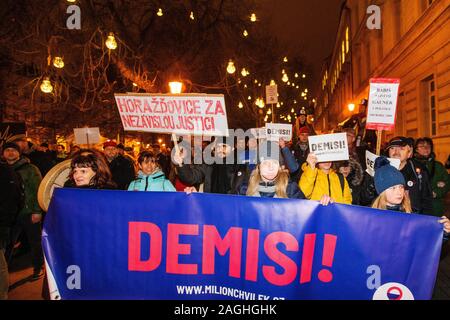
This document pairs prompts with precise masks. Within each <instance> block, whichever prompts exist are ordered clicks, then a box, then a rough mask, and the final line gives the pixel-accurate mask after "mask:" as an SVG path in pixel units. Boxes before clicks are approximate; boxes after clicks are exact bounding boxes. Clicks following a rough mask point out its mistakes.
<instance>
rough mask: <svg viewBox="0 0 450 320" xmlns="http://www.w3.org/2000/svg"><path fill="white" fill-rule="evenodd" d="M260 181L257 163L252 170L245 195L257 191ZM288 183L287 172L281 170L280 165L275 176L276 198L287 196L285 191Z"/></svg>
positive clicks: (254, 193)
mask: <svg viewBox="0 0 450 320" xmlns="http://www.w3.org/2000/svg"><path fill="white" fill-rule="evenodd" d="M261 181H262V178H261V172H260V170H259V165H258V166H256V168H255V170H253V172H252V174H251V176H250V180H249V184H248V188H247V196H255V195H257V194H258V193H259V192H258V187H259V184H260V182H261ZM288 183H289V174H288V173H287V172H286V171H285V170H283V169H282V168H281V166H280V169H278V175H277V177H276V178H275V194H276V196H277V197H278V198H288V195H287V193H286V188H287V185H288Z"/></svg>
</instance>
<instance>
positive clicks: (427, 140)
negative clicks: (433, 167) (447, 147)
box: [414, 137, 434, 153]
mask: <svg viewBox="0 0 450 320" xmlns="http://www.w3.org/2000/svg"><path fill="white" fill-rule="evenodd" d="M420 143H427V144H429V145H430V146H431V153H434V144H433V140H431V138H428V137H424V138H419V139H417V140H416V143H415V144H414V150H415V151H416V150H417V146H418V145H419V144H420Z"/></svg>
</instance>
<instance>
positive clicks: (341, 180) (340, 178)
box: [336, 172, 345, 198]
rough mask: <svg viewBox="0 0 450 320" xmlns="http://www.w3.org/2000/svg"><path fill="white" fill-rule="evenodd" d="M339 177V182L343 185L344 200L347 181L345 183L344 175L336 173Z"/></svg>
mask: <svg viewBox="0 0 450 320" xmlns="http://www.w3.org/2000/svg"><path fill="white" fill-rule="evenodd" d="M336 173H337V175H338V177H339V182H340V184H341V190H342V198H344V188H345V181H344V179H345V178H344V176H343V175H342V173H340V172H336Z"/></svg>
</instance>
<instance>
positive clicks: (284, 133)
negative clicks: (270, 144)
mask: <svg viewBox="0 0 450 320" xmlns="http://www.w3.org/2000/svg"><path fill="white" fill-rule="evenodd" d="M266 135H267V140H269V141H279V140H280V138H283V140H284V141H286V142H289V141H291V139H292V124H284V123H266Z"/></svg>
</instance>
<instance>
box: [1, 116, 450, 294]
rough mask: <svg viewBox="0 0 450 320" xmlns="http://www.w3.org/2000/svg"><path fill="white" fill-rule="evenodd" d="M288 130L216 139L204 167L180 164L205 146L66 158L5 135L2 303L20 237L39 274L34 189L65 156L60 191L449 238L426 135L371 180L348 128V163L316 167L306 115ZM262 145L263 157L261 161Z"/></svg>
mask: <svg viewBox="0 0 450 320" xmlns="http://www.w3.org/2000/svg"><path fill="white" fill-rule="evenodd" d="M294 128H295V130H294V131H295V133H294V137H293V139H292V141H284V140H283V139H280V140H279V141H277V142H270V141H265V140H264V139H258V138H257V137H246V138H242V139H237V140H235V141H234V143H227V142H223V143H222V142H218V141H215V142H213V144H212V146H213V148H212V150H213V153H214V156H215V158H216V159H219V161H216V162H215V163H212V164H207V163H201V164H192V161H187V160H192V159H187V157H193V156H194V155H195V154H198V153H196V152H195V151H196V150H197V151H200V153H201V152H202V151H204V150H205V149H206V147H207V146H208V145H210V144H209V143H205V142H203V143H202V144H195V143H194V144H192V150H191V151H193V152H187V150H186V149H183V148H181V149H180V150H178V148H175V149H176V150H177V151H176V152H174V153H173V155H172V156H171V155H170V154H168V153H165V152H162V151H161V147H160V145H159V144H154V145H152V146H151V147H149V148H147V149H145V150H143V151H142V152H141V153H140V154H139V155H138V156H137V157H136V158H135V157H133V156H132V155H130V154H128V153H126V152H125V150H124V149H125V148H124V146H123V145H120V144H119V145H118V144H117V143H116V142H115V141H113V140H107V141H106V142H105V143H104V144H103V150H96V149H81V148H79V147H76V146H75V147H73V148H71V150H70V153H68V152H66V150H65V148H64V146H62V145H58V146H57V150H55V151H51V150H49V146H48V144H46V143H42V144H41V145H39V146H38V147H34V148H30V147H32V145H30V142H29V141H27V139H26V137H25V136H24V135H19V136H15V137H13V139H10V140H9V141H8V142H7V143H6V144H4V145H3V147H2V150H1V161H0V169H1V172H0V181H1V190H2V192H1V203H0V204H1V206H0V210H1V211H0V299H6V297H7V292H8V273H7V268H8V264H9V262H10V261H11V259H12V257H13V256H14V250H15V247H16V246H17V242H18V241H20V240H21V239H22V241H24V240H25V241H26V242H27V243H28V245H29V247H30V249H31V253H32V254H31V257H32V265H33V275H32V278H33V279H39V278H40V277H42V276H43V255H42V248H41V227H42V221H43V219H44V218H43V217H44V215H45V212H43V210H42V209H41V208H40V207H39V204H38V200H37V191H38V187H39V184H40V182H41V180H42V177H44V176H45V175H46V174H47V173H48V172H49V171H50V170H51V169H52V167H54V166H55V165H56V164H58V163H60V162H61V161H64V160H66V159H70V160H71V162H70V174H69V177H68V179H67V181H66V183H65V185H64V187H71V188H88V189H117V190H128V191H158V192H164V191H172V192H174V191H180V192H187V193H191V192H206V193H218V194H234V195H243V196H252V197H273V198H293V199H307V200H314V201H319V202H320V203H321V204H322V205H329V204H330V203H342V204H348V205H360V206H370V207H373V208H378V209H386V210H393V211H398V212H405V213H417V214H425V215H431V216H436V217H437V221H439V222H440V223H442V225H443V230H444V241H445V239H446V237H447V233H448V232H450V221H449V220H448V218H446V217H445V213H446V212H445V210H446V208H445V202H444V201H445V197H446V195H447V193H448V191H449V190H450V179H449V175H448V172H447V169H448V168H449V167H450V161H448V162H449V163H447V164H445V165H444V164H442V163H440V162H439V161H437V160H436V159H435V154H434V150H433V141H432V139H430V138H420V139H417V140H414V139H412V138H408V137H395V138H393V139H391V140H390V141H389V142H388V143H387V144H386V145H385V146H384V148H383V150H382V156H381V157H379V158H378V159H377V160H376V163H375V174H374V176H372V175H370V174H369V173H368V171H367V170H366V155H365V152H366V150H367V149H368V147H367V146H365V145H364V144H361V143H360V142H359V141H360V140H359V139H358V136H357V133H356V131H355V130H354V129H353V128H344V129H342V128H340V129H339V130H335V132H345V133H346V135H347V142H348V147H349V159H348V160H346V161H338V162H318V161H317V157H316V156H315V154H314V153H312V152H310V150H309V143H308V138H309V137H310V136H311V135H314V134H315V132H314V129H313V128H312V126H311V125H309V124H308V123H307V122H306V116H305V115H304V114H302V113H301V114H300V116H299V118H298V119H297V122H296V125H295V127H294ZM274 148H275V150H276V151H277V152H273V150H274ZM261 149H264V150H265V151H267V152H264V153H263V156H261V152H260V150H261ZM370 151H372V152H375V151H374V150H370ZM230 159H231V161H230ZM389 159H398V160H399V161H400V167H399V168H398V169H396V168H395V167H394V166H392V165H391V162H390V160H389ZM220 160H223V161H220ZM225 160H227V161H225ZM449 160H450V158H449ZM3 190H4V191H3Z"/></svg>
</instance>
